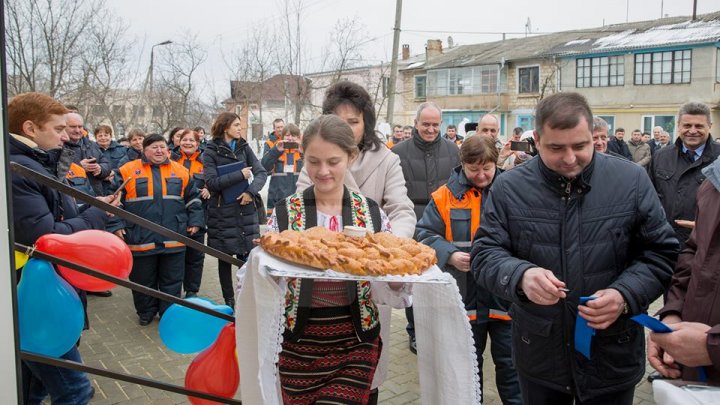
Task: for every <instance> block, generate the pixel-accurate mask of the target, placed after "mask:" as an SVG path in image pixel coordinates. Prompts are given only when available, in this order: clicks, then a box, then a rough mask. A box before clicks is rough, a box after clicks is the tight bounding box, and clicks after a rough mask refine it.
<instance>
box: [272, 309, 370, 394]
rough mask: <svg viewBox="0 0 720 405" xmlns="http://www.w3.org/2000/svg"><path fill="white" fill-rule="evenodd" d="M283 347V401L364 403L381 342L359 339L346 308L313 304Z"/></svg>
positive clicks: (368, 392)
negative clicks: (299, 329) (300, 331)
mask: <svg viewBox="0 0 720 405" xmlns="http://www.w3.org/2000/svg"><path fill="white" fill-rule="evenodd" d="M282 348H283V350H282V352H281V353H280V362H279V370H280V383H281V385H282V394H283V403H285V404H293V405H295V404H359V405H360V404H366V403H367V401H368V399H369V396H370V385H371V383H372V380H373V376H374V375H375V368H376V367H377V363H378V359H379V358H380V350H381V348H382V343H381V342H380V338H379V337H377V338H375V339H373V340H372V341H370V342H360V341H359V340H358V337H357V335H356V333H355V328H354V326H353V322H352V318H351V314H350V308H349V307H332V308H314V309H312V311H311V314H310V318H309V319H308V322H307V324H306V325H305V329H304V331H303V335H302V337H301V338H300V339H298V341H297V342H284V343H283V344H282Z"/></svg>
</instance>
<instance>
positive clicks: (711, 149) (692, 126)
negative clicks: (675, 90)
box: [648, 102, 720, 248]
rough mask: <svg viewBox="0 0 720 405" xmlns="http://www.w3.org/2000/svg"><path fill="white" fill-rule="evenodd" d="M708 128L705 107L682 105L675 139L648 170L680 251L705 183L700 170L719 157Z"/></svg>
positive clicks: (709, 125) (697, 104)
mask: <svg viewBox="0 0 720 405" xmlns="http://www.w3.org/2000/svg"><path fill="white" fill-rule="evenodd" d="M711 127H712V122H711V119H710V108H708V106H706V105H705V104H702V103H695V102H690V103H687V104H685V105H683V106H682V107H680V112H679V113H678V139H677V140H676V141H675V144H674V145H672V146H669V147H664V148H662V149H659V150H658V151H657V152H655V156H654V157H653V159H652V160H651V161H650V168H649V169H648V171H649V173H650V179H651V180H652V182H653V184H654V185H655V190H657V193H658V197H660V201H661V202H662V205H663V208H664V209H665V216H666V217H667V220H668V221H669V222H670V225H671V226H672V227H673V229H674V230H675V234H676V236H677V238H678V241H679V242H680V247H681V248H682V247H684V246H685V242H686V241H687V240H688V238H689V237H690V231H691V229H692V227H691V223H692V221H695V195H696V194H697V190H698V188H699V187H700V184H702V182H703V180H705V175H704V174H703V173H702V169H703V168H705V167H706V166H708V165H710V164H711V163H712V162H714V161H715V159H716V158H717V157H718V156H719V155H720V145H719V144H718V143H717V142H713V140H712V137H711V136H710V128H711Z"/></svg>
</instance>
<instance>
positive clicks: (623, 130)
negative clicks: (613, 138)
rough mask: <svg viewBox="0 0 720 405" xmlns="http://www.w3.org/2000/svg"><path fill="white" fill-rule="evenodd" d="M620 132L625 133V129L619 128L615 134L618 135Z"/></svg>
mask: <svg viewBox="0 0 720 405" xmlns="http://www.w3.org/2000/svg"><path fill="white" fill-rule="evenodd" d="M618 132H625V128H618V129H616V130H615V133H616V134H617V133H618Z"/></svg>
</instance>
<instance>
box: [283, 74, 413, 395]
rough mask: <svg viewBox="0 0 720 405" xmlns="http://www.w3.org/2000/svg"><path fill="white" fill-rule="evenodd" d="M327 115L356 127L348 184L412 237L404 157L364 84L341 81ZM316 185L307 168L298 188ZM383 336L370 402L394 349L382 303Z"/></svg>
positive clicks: (328, 99)
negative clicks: (384, 135)
mask: <svg viewBox="0 0 720 405" xmlns="http://www.w3.org/2000/svg"><path fill="white" fill-rule="evenodd" d="M322 109H323V114H335V115H337V116H339V117H340V118H342V119H343V120H344V121H345V122H347V123H348V124H349V125H350V127H351V128H352V130H353V135H354V136H355V141H356V143H357V145H358V148H359V149H360V154H359V155H358V157H357V159H355V161H354V162H353V163H352V165H351V167H350V170H349V171H350V174H351V176H345V186H347V188H348V189H350V190H353V191H359V192H360V193H362V194H363V195H365V196H366V197H368V198H371V199H373V200H375V201H377V203H378V204H379V205H380V208H381V209H382V210H383V211H384V212H385V214H387V216H388V218H389V219H390V224H391V229H392V233H393V234H395V235H398V236H402V237H406V238H412V237H413V234H414V233H415V223H416V222H417V219H416V218H415V213H414V212H413V203H412V202H411V201H410V198H408V196H407V188H405V177H403V173H402V169H401V168H400V158H399V157H398V156H397V155H396V154H394V153H392V152H391V151H390V149H388V148H387V147H386V146H385V145H384V143H383V142H382V141H381V140H380V138H379V136H378V135H377V134H376V132H375V123H376V118H375V106H374V104H373V102H372V99H371V98H370V95H369V94H368V92H367V91H365V89H364V88H362V86H360V85H358V84H355V83H352V82H350V81H341V82H339V83H336V84H334V85H333V86H331V87H330V88H329V89H328V90H327V91H326V93H325V100H324V101H323V106H322ZM310 185H312V182H311V181H310V178H309V177H308V175H307V171H306V170H305V169H303V171H302V173H301V174H300V178H299V179H298V182H297V191H302V190H304V189H306V188H307V187H309V186H310ZM379 310H380V324H381V328H380V335H381V338H382V340H383V347H384V348H385V350H383V351H382V353H381V355H380V361H379V364H378V367H377V371H376V372H375V378H374V379H373V384H372V387H373V396H371V399H370V402H369V404H375V403H377V399H378V398H377V388H378V387H379V386H380V384H382V382H383V381H384V380H385V374H386V371H387V364H388V360H389V356H390V353H389V348H390V317H391V311H390V307H389V306H387V305H380V306H379Z"/></svg>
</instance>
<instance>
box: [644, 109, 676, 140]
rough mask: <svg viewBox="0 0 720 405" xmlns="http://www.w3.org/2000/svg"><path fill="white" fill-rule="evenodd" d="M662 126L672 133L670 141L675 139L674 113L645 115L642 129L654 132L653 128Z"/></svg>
mask: <svg viewBox="0 0 720 405" xmlns="http://www.w3.org/2000/svg"><path fill="white" fill-rule="evenodd" d="M655 127H662V128H663V129H664V130H665V131H667V132H668V133H669V134H670V142H672V140H673V134H674V133H675V116H674V115H643V117H642V131H643V132H649V133H652V130H653V128H655Z"/></svg>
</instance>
